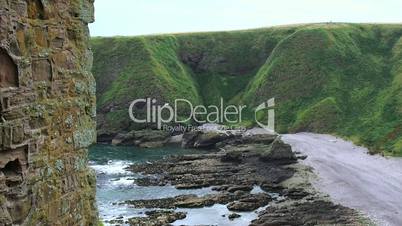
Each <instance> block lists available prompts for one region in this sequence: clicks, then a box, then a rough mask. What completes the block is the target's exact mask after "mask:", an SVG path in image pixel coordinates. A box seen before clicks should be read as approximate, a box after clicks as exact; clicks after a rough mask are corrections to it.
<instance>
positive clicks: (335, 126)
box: [92, 24, 402, 154]
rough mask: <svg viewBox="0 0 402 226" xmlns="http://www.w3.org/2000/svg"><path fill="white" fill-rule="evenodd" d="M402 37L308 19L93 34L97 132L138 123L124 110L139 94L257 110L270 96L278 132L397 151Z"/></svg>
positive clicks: (400, 149) (401, 147) (401, 127)
mask: <svg viewBox="0 0 402 226" xmlns="http://www.w3.org/2000/svg"><path fill="white" fill-rule="evenodd" d="M401 37H402V25H370V24H312V25H300V26H283V27H273V28H266V29H258V30H248V31H235V32H215V33H194V34H178V35H160V36H144V37H113V38H93V40H92V46H93V51H94V69H93V73H94V75H95V77H96V80H97V83H98V93H97V96H98V119H99V120H98V131H99V134H100V135H107V134H114V133H117V132H119V131H128V130H133V129H141V128H140V127H139V125H138V124H134V123H132V122H131V121H130V119H129V117H128V111H127V109H128V105H129V103H130V101H132V100H134V99H136V98H144V97H155V98H157V99H158V100H159V101H160V102H161V103H165V102H169V103H172V101H173V100H174V99H176V98H186V99H189V100H191V101H192V102H193V103H194V104H201V103H202V104H204V105H209V104H216V103H218V102H219V100H220V98H221V97H222V98H223V99H224V100H225V101H227V102H228V103H233V104H246V105H248V106H254V107H255V106H258V105H259V104H260V103H262V102H264V101H266V100H268V99H270V98H272V97H275V98H276V103H277V106H276V115H277V118H276V124H277V130H278V132H281V133H286V132H298V131H311V132H320V133H332V134H337V135H340V136H344V137H347V138H349V139H351V140H353V141H354V142H356V143H358V144H363V145H366V146H368V147H369V148H370V149H371V150H373V151H377V152H381V151H383V152H391V153H393V154H402V38H401ZM246 117H247V116H246ZM253 121H254V115H253V114H251V113H250V114H249V115H248V117H247V118H246V119H245V122H246V123H248V124H250V123H252V122H253ZM147 126H149V125H143V127H147Z"/></svg>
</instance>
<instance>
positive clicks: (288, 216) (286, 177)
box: [116, 131, 367, 226]
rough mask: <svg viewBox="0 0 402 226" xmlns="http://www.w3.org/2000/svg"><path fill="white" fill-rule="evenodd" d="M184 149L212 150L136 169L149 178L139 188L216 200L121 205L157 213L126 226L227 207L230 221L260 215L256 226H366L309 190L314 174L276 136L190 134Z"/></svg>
mask: <svg viewBox="0 0 402 226" xmlns="http://www.w3.org/2000/svg"><path fill="white" fill-rule="evenodd" d="M182 146H183V147H187V148H208V149H210V150H211V152H210V153H208V154H198V155H185V156H171V157H169V158H167V159H163V160H159V161H154V162H148V163H144V164H136V165H132V166H131V167H129V170H130V171H132V172H135V173H141V174H143V175H144V177H142V178H141V179H136V181H135V183H136V184H137V185H139V186H166V185H173V186H175V187H176V188H177V189H197V188H204V187H211V188H212V190H213V191H214V193H213V194H208V195H205V196H202V197H199V196H196V195H181V196H176V197H170V198H164V199H153V200H127V201H125V202H122V203H116V205H129V206H130V207H132V208H149V209H157V211H154V212H148V213H146V214H145V215H146V216H145V217H136V218H132V219H129V220H128V221H126V222H122V221H123V220H120V221H118V222H119V223H126V224H129V225H139V222H141V223H140V225H169V224H171V223H173V222H174V221H176V220H179V219H183V218H185V216H186V213H185V212H180V211H179V212H176V211H175V210H176V209H178V208H203V207H208V206H213V205H215V204H223V205H226V207H227V208H228V210H230V211H231V214H229V215H228V216H224V217H228V218H229V219H235V218H238V217H241V215H242V212H251V211H256V210H259V209H265V210H264V211H261V212H259V215H258V218H257V219H255V220H253V221H252V222H251V225H256V226H257V225H367V222H366V221H365V220H364V219H363V218H362V217H361V215H360V214H359V213H358V212H357V211H355V210H352V209H349V208H346V207H343V206H340V205H336V204H334V203H332V202H331V201H330V200H329V198H328V197H326V196H325V195H324V194H321V193H319V192H318V191H316V190H315V189H314V188H313V187H312V186H311V184H310V181H311V179H312V178H313V177H314V175H313V173H312V172H311V169H309V168H308V167H306V166H304V165H302V164H300V163H298V159H299V158H306V156H297V153H294V152H292V149H291V147H290V146H289V145H287V144H285V143H284V142H283V141H282V139H281V137H280V136H279V135H276V134H268V133H265V134H251V135H250V134H247V133H243V134H222V133H219V132H216V131H213V132H211V131H208V132H199V131H198V132H191V133H187V134H185V135H184V136H183V139H182Z"/></svg>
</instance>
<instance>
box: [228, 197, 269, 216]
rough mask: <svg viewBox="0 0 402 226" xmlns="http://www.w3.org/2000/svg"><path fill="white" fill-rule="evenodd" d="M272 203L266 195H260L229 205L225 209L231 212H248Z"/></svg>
mask: <svg viewBox="0 0 402 226" xmlns="http://www.w3.org/2000/svg"><path fill="white" fill-rule="evenodd" d="M270 201H272V198H271V196H269V195H268V194H264V193H260V194H256V195H250V196H248V197H246V198H242V199H239V200H238V201H235V202H232V203H229V204H228V206H227V208H228V209H229V210H231V211H239V212H248V211H253V210H256V209H258V208H260V207H263V206H266V205H268V203H269V202H270Z"/></svg>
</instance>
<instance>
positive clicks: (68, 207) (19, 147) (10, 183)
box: [0, 0, 97, 226]
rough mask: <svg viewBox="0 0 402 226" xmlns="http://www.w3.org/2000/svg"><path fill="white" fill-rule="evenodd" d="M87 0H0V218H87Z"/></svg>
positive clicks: (91, 96)
mask: <svg viewBox="0 0 402 226" xmlns="http://www.w3.org/2000/svg"><path fill="white" fill-rule="evenodd" d="M93 20H94V16H93V0H0V225H52V226H53V225H95V224H96V222H97V211H96V204H95V177H94V175H93V173H92V172H91V171H90V170H89V168H88V167H87V147H88V146H89V145H90V144H92V143H94V142H95V139H96V138H95V137H96V135H95V116H96V109H95V81H94V79H93V77H92V74H91V72H90V70H91V67H92V53H91V50H90V47H89V30H88V26H87V25H88V23H91V22H93Z"/></svg>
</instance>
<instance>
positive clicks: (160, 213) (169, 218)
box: [127, 210, 186, 226]
mask: <svg viewBox="0 0 402 226" xmlns="http://www.w3.org/2000/svg"><path fill="white" fill-rule="evenodd" d="M145 214H146V215H147V217H133V218H130V219H129V220H128V222H127V223H128V224H129V225H132V226H137V225H153V226H164V225H169V224H170V223H173V222H175V221H177V220H181V219H184V218H186V213H184V212H174V211H173V210H154V211H147V212H145Z"/></svg>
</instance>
